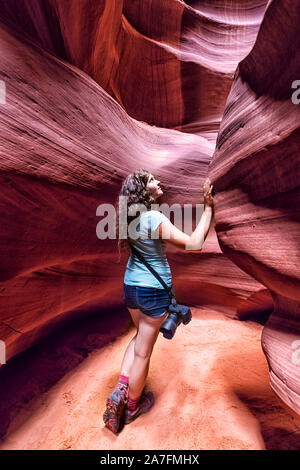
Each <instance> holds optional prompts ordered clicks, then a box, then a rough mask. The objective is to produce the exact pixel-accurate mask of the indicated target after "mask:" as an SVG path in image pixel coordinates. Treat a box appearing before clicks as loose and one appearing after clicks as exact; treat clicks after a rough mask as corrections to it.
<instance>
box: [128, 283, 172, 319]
mask: <svg viewBox="0 0 300 470" xmlns="http://www.w3.org/2000/svg"><path fill="white" fill-rule="evenodd" d="M123 299H124V301H125V304H126V307H127V308H137V309H139V310H140V311H141V312H143V313H145V314H146V315H148V316H149V317H153V318H158V317H163V316H164V315H165V314H166V313H167V310H168V307H169V305H170V298H169V296H168V294H167V292H166V291H165V289H156V288H155V287H140V286H130V285H128V284H124V286H123Z"/></svg>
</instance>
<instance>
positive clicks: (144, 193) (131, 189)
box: [116, 168, 155, 259]
mask: <svg viewBox="0 0 300 470" xmlns="http://www.w3.org/2000/svg"><path fill="white" fill-rule="evenodd" d="M150 175H151V173H150V172H149V171H147V170H144V169H141V168H140V169H138V170H136V171H134V172H133V173H130V175H128V176H127V177H126V178H125V180H124V181H123V184H122V187H121V191H120V193H119V195H118V199H117V202H116V213H117V232H116V233H117V238H118V251H119V259H120V252H121V248H123V247H124V248H126V249H127V252H128V253H130V248H129V243H128V239H127V238H125V239H121V238H120V232H121V230H122V233H126V235H127V236H128V225H129V224H130V222H131V221H132V220H133V219H135V218H136V217H138V216H137V215H136V214H135V215H130V209H131V210H132V209H134V206H135V205H137V204H144V206H145V207H146V208H147V210H150V209H151V204H153V203H154V202H155V199H154V198H153V196H152V195H151V194H150V192H149V191H148V189H147V183H148V179H149V176H150ZM120 196H126V197H127V208H128V212H127V220H126V222H127V225H126V227H123V226H120V225H119V220H121V218H120V213H119V199H120ZM122 220H123V219H122ZM124 228H125V232H124V231H123V230H124Z"/></svg>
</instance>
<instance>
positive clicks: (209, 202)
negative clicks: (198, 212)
mask: <svg viewBox="0 0 300 470" xmlns="http://www.w3.org/2000/svg"><path fill="white" fill-rule="evenodd" d="M212 193H213V185H212V184H211V181H210V179H209V178H206V180H205V181H204V184H203V197H204V204H205V206H209V207H213V206H214V199H213V194H212Z"/></svg>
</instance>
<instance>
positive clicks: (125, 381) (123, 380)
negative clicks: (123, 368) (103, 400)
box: [118, 375, 129, 386]
mask: <svg viewBox="0 0 300 470" xmlns="http://www.w3.org/2000/svg"><path fill="white" fill-rule="evenodd" d="M118 383H122V384H126V385H127V386H128V383H129V377H127V376H126V375H120V377H119V380H118Z"/></svg>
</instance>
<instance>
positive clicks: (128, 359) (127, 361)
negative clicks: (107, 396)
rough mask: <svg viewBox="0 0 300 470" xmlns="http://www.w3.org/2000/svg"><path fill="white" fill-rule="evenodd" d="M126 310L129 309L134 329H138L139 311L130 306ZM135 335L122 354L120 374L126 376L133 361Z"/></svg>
mask: <svg viewBox="0 0 300 470" xmlns="http://www.w3.org/2000/svg"><path fill="white" fill-rule="evenodd" d="M128 310H129V313H130V315H131V318H132V321H133V323H134V325H135V327H136V329H137V330H138V327H139V316H140V311H139V310H137V309H132V308H129V309H128ZM136 337H137V333H136V334H135V336H134V337H133V338H132V340H131V341H130V343H129V344H128V346H127V348H126V351H125V354H124V358H123V361H122V365H121V375H125V376H126V377H129V373H130V369H131V366H132V363H133V359H134V345H135V340H136Z"/></svg>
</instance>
